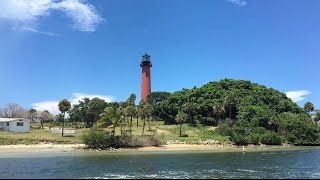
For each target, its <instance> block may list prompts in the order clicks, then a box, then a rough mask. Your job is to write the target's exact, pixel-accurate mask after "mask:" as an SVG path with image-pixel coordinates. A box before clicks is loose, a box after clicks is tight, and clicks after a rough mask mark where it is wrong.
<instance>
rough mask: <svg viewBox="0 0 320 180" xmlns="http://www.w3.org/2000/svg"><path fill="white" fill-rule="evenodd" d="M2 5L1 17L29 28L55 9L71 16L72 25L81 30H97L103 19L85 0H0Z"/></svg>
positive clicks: (0, 5)
mask: <svg viewBox="0 0 320 180" xmlns="http://www.w3.org/2000/svg"><path fill="white" fill-rule="evenodd" d="M0 7H1V10H0V19H6V20H8V21H11V22H13V23H15V24H16V25H18V26H21V27H28V28H31V27H33V26H34V25H35V24H36V23H37V21H38V20H39V19H40V18H43V17H46V16H50V13H51V12H53V11H59V12H62V13H63V15H66V16H67V17H69V18H70V19H71V20H72V27H73V28H74V29H76V30H79V31H86V32H92V31H95V30H96V27H97V25H98V24H100V23H101V22H102V21H103V18H102V17H101V16H100V15H99V14H98V12H97V11H96V9H95V6H93V5H91V4H89V3H87V1H85V0H0ZM32 29H34V27H33V28H32ZM31 31H32V30H31ZM36 31H37V30H34V31H32V32H36Z"/></svg>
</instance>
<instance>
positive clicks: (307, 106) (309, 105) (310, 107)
mask: <svg viewBox="0 0 320 180" xmlns="http://www.w3.org/2000/svg"><path fill="white" fill-rule="evenodd" d="M304 110H305V111H307V112H308V113H309V115H311V112H312V111H314V106H313V104H312V103H311V102H307V103H305V104H304Z"/></svg>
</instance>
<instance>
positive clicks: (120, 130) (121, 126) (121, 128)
mask: <svg viewBox="0 0 320 180" xmlns="http://www.w3.org/2000/svg"><path fill="white" fill-rule="evenodd" d="M120 132H121V136H122V123H121V125H120Z"/></svg>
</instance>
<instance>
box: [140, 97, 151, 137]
mask: <svg viewBox="0 0 320 180" xmlns="http://www.w3.org/2000/svg"><path fill="white" fill-rule="evenodd" d="M151 114H152V106H151V105H150V104H149V103H147V102H145V101H144V100H141V101H140V103H139V116H140V117H141V119H142V120H143V127H142V135H143V134H144V129H145V126H146V119H147V118H148V124H149V130H151V127H150V117H151Z"/></svg>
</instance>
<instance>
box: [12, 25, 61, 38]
mask: <svg viewBox="0 0 320 180" xmlns="http://www.w3.org/2000/svg"><path fill="white" fill-rule="evenodd" d="M14 30H16V28H14ZM21 30H23V31H31V32H35V33H39V34H44V35H48V36H58V34H55V33H51V32H44V31H39V30H36V29H34V28H31V27H21Z"/></svg>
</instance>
